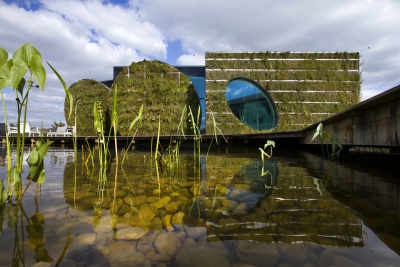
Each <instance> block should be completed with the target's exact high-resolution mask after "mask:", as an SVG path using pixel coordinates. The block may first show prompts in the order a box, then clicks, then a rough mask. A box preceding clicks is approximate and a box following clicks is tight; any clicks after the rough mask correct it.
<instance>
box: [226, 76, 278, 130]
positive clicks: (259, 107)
mask: <svg viewBox="0 0 400 267" xmlns="http://www.w3.org/2000/svg"><path fill="white" fill-rule="evenodd" d="M225 97H226V101H227V103H228V105H229V108H230V109H231V111H232V113H233V114H235V116H236V117H237V118H238V119H239V120H241V121H242V122H243V123H244V124H245V125H248V126H250V127H251V128H253V129H255V130H272V129H274V128H275V127H276V125H277V124H278V114H277V112H276V106H275V103H274V100H273V99H272V98H271V96H270V95H269V94H268V92H267V91H266V90H265V89H264V88H263V87H262V86H261V85H260V84H258V83H257V82H255V81H253V80H250V79H247V78H242V77H238V78H234V79H232V80H231V81H230V82H229V83H228V85H227V87H226V90H225Z"/></svg>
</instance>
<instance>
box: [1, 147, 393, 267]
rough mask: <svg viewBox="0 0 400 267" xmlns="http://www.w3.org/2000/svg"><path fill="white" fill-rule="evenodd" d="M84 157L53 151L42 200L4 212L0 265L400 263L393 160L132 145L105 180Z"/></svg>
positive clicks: (48, 159) (29, 199) (30, 198)
mask: <svg viewBox="0 0 400 267" xmlns="http://www.w3.org/2000/svg"><path fill="white" fill-rule="evenodd" d="M3 158H4V157H3ZM82 158H83V159H85V160H82ZM87 158H88V153H87V152H85V153H83V154H82V153H81V152H79V153H78V155H77V156H76V157H75V155H74V153H73V151H72V150H70V149H65V148H52V149H51V150H50V151H49V152H48V155H47V156H46V159H45V166H46V182H45V183H44V184H43V185H42V186H41V187H40V188H39V191H38V192H39V197H38V198H36V199H35V198H34V195H35V189H36V188H35V186H31V188H30V189H29V191H28V193H27V195H26V196H25V198H24V200H23V203H22V205H6V206H2V207H0V266H11V265H13V266H32V265H33V266H208V267H211V266H237V267H239V266H282V267H283V266H399V262H400V257H399V253H400V197H399V195H400V180H399V179H398V178H397V175H398V173H396V172H395V171H396V169H398V167H397V165H396V164H397V163H396V162H397V159H393V156H392V157H381V156H374V157H371V156H360V155H358V156H345V155H343V156H342V157H341V158H340V160H339V161H338V162H332V161H328V160H324V159H322V158H321V157H320V155H318V154H314V153H310V152H307V151H302V150H284V149H276V150H275V151H274V154H273V156H272V158H271V159H270V160H267V161H265V162H264V163H263V162H262V161H261V157H260V153H259V151H258V148H235V147H234V148H228V149H226V148H221V149H217V150H215V151H212V152H210V153H209V154H208V155H206V154H202V155H201V156H200V157H194V156H193V152H191V151H189V152H187V153H186V152H181V154H180V157H179V162H178V163H177V164H175V165H172V166H169V165H166V164H157V163H156V162H155V161H154V159H153V158H152V156H151V154H150V153H149V152H139V151H131V152H129V154H128V156H127V158H126V159H125V161H124V163H123V164H122V166H119V167H118V168H117V166H116V164H115V161H112V162H111V164H110V166H109V167H108V169H107V172H106V181H105V180H104V179H102V178H101V177H100V176H99V168H98V166H96V167H94V168H93V167H92V165H91V163H92V161H91V160H88V161H86V159H87ZM85 161H86V163H87V164H84V163H85ZM94 162H95V163H96V159H95V160H94ZM25 174H26V170H25V173H24V175H25ZM0 177H1V178H2V179H3V180H4V181H5V177H6V167H0ZM23 177H25V176H23ZM24 183H25V181H24Z"/></svg>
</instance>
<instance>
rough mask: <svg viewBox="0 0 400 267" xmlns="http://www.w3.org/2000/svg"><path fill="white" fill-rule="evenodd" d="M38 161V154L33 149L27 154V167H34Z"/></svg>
mask: <svg viewBox="0 0 400 267" xmlns="http://www.w3.org/2000/svg"><path fill="white" fill-rule="evenodd" d="M38 161H39V152H38V150H37V149H36V148H35V149H33V150H32V151H31V153H30V154H29V166H32V165H36V163H38Z"/></svg>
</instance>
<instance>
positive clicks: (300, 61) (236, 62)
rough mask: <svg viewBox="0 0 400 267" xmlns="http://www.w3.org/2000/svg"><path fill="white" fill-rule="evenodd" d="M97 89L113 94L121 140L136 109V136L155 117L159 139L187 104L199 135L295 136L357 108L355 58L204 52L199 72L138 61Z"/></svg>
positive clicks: (149, 130) (150, 131)
mask: <svg viewBox="0 0 400 267" xmlns="http://www.w3.org/2000/svg"><path fill="white" fill-rule="evenodd" d="M187 82H189V83H187ZM102 83H103V84H105V85H107V86H108V87H110V88H112V90H114V89H115V88H116V87H115V86H117V87H118V101H119V102H120V103H119V104H118V106H119V108H120V111H122V113H124V114H120V123H119V129H120V131H121V134H122V135H130V132H129V131H127V130H126V129H128V128H129V122H130V121H131V120H132V119H133V118H134V115H135V114H137V113H138V112H139V108H140V105H139V104H143V105H144V110H143V117H144V118H145V119H144V124H143V126H142V127H141V128H142V130H139V131H138V132H136V134H137V136H139V135H147V136H148V135H153V136H155V135H157V131H156V130H157V129H158V117H160V120H161V124H162V123H163V122H164V123H166V124H168V127H167V126H163V125H161V128H163V127H164V129H165V130H166V129H167V128H168V130H167V131H166V132H165V133H163V134H172V133H173V132H177V131H175V130H173V129H172V128H173V127H175V126H176V125H177V124H179V120H180V119H181V117H180V116H179V115H178V113H179V112H180V111H181V110H182V109H183V107H184V106H185V105H186V106H190V107H191V109H192V111H194V110H196V108H195V107H194V106H193V105H194V103H195V102H197V103H198V104H200V107H201V125H200V130H201V132H202V133H205V134H213V133H214V132H215V130H216V127H217V128H218V129H219V131H220V132H222V133H223V134H250V133H264V132H271V131H275V132H277V131H280V132H282V131H295V130H300V129H303V128H305V127H307V126H309V125H310V124H313V123H316V122H318V121H319V120H321V119H324V118H326V117H329V116H331V115H333V114H335V113H337V112H340V111H342V110H343V109H346V108H348V107H350V106H352V105H354V104H356V103H358V102H359V101H360V72H359V53H357V52H354V53H349V52H236V53H232V52H207V53H206V64H205V66H174V67H173V66H170V65H169V64H167V63H163V62H159V61H143V62H137V63H132V65H130V66H129V67H128V66H125V67H122V66H116V67H114V78H113V80H111V81H103V82H102ZM178 87H179V88H180V89H179V88H178ZM189 87H192V88H194V89H195V95H196V93H197V100H196V99H194V98H193V94H192V93H190V92H191V89H190V88H189ZM177 90H178V91H177ZM175 91H176V92H175ZM113 95H114V94H113V93H112V92H110V98H112V97H113ZM188 96H189V97H188ZM110 103H111V102H110ZM122 107H123V108H122ZM121 108H122V109H121ZM125 117H126V118H125ZM143 127H144V128H143ZM124 129H125V130H124Z"/></svg>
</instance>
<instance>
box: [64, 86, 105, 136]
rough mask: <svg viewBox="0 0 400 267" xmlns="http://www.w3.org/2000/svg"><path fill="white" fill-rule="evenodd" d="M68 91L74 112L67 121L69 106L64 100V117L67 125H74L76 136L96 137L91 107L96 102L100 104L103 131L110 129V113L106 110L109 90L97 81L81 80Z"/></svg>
mask: <svg viewBox="0 0 400 267" xmlns="http://www.w3.org/2000/svg"><path fill="white" fill-rule="evenodd" d="M69 91H70V92H71V94H72V97H73V101H74V107H73V108H74V110H73V113H72V115H71V117H70V118H69V119H68V115H69V104H68V102H67V99H65V101H64V113H65V114H64V115H65V119H66V121H67V124H68V125H70V126H72V125H76V134H77V135H78V136H96V132H95V131H94V128H93V122H94V118H93V106H94V103H95V102H96V101H100V102H101V103H102V106H103V117H104V118H105V130H106V132H108V131H109V129H110V119H109V117H110V111H109V109H108V98H109V94H110V89H109V88H108V87H107V86H105V85H104V84H102V83H100V82H98V81H95V80H91V79H83V80H79V81H77V82H75V83H73V84H72V85H71V86H70V87H69ZM75 119H76V124H75Z"/></svg>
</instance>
